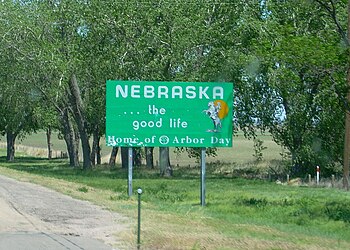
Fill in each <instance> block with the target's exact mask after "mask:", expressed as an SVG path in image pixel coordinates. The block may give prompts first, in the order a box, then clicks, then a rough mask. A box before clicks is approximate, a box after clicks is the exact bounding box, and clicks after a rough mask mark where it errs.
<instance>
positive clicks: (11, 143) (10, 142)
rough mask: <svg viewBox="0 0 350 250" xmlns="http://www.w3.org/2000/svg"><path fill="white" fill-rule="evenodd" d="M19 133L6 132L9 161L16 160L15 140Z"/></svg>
mask: <svg viewBox="0 0 350 250" xmlns="http://www.w3.org/2000/svg"><path fill="white" fill-rule="evenodd" d="M16 137H17V135H16V134H15V133H12V132H10V131H7V132H6V139H7V155H6V160H7V161H14V160H15V141H16Z"/></svg>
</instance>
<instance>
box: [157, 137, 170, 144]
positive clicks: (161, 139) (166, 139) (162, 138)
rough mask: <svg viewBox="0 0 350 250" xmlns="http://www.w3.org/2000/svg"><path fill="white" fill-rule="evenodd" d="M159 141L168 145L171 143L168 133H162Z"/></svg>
mask: <svg viewBox="0 0 350 250" xmlns="http://www.w3.org/2000/svg"><path fill="white" fill-rule="evenodd" d="M159 143H160V144H162V145H166V144H168V143H169V137H168V136H166V135H162V136H161V137H159Z"/></svg>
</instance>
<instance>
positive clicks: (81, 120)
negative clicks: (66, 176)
mask: <svg viewBox="0 0 350 250" xmlns="http://www.w3.org/2000/svg"><path fill="white" fill-rule="evenodd" d="M69 89H70V92H71V95H70V101H71V104H72V108H73V114H74V118H75V121H76V123H77V125H78V130H79V135H80V140H81V147H82V149H83V168H84V169H87V168H91V158H90V156H91V155H90V154H91V148H90V143H89V136H88V133H87V129H86V121H85V116H84V112H83V101H82V99H81V94H80V89H79V86H78V82H77V79H76V76H75V74H72V77H71V80H70V81H69Z"/></svg>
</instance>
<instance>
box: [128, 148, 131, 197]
mask: <svg viewBox="0 0 350 250" xmlns="http://www.w3.org/2000/svg"><path fill="white" fill-rule="evenodd" d="M128 195H129V197H131V196H132V148H131V147H129V148H128Z"/></svg>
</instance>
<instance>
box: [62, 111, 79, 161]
mask: <svg viewBox="0 0 350 250" xmlns="http://www.w3.org/2000/svg"><path fill="white" fill-rule="evenodd" d="M60 122H61V125H62V127H63V138H64V141H65V142H66V146H67V151H68V156H69V165H70V166H71V167H78V166H79V154H78V146H77V144H76V141H75V132H74V128H73V125H72V122H71V120H70V119H69V114H68V110H67V109H64V111H63V113H61V115H60Z"/></svg>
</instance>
